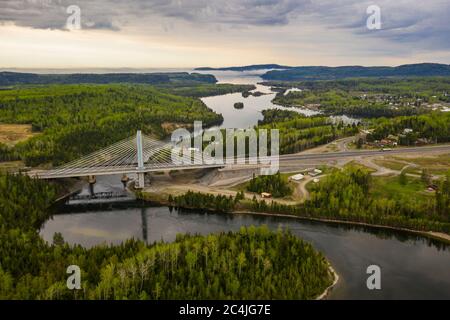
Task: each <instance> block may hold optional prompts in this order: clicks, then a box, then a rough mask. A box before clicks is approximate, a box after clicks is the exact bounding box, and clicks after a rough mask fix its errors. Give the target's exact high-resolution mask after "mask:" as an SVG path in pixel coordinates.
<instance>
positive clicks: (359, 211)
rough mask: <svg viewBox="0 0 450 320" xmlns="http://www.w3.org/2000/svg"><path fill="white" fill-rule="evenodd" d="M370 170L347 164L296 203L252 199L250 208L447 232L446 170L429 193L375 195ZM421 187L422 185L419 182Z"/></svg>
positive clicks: (449, 195)
mask: <svg viewBox="0 0 450 320" xmlns="http://www.w3.org/2000/svg"><path fill="white" fill-rule="evenodd" d="M372 179H373V178H372V177H371V175H370V172H369V171H368V170H366V169H364V168H360V167H354V166H347V167H346V168H345V169H343V170H335V171H334V172H332V173H330V174H329V175H327V176H325V177H324V178H322V179H321V180H320V182H319V183H318V184H316V185H314V186H313V187H312V190H311V192H310V199H309V200H306V201H305V202H304V203H302V204H298V205H284V204H279V203H276V202H275V201H273V202H272V203H271V204H270V205H268V204H267V203H266V202H265V201H264V200H262V201H258V200H256V199H253V202H252V205H251V209H252V210H255V211H262V212H272V213H288V214H293V215H299V216H303V217H311V218H323V219H337V220H343V221H353V222H363V223H370V224H377V225H385V226H392V227H402V228H409V229H414V230H424V231H439V232H445V233H450V188H449V186H450V172H448V173H447V174H446V176H445V178H442V179H441V181H439V182H438V184H439V188H438V191H437V192H436V194H435V195H434V196H430V197H426V198H423V197H399V196H397V195H396V194H395V193H394V194H391V195H389V196H387V197H386V196H382V197H380V196H378V195H377V194H376V193H375V192H374V191H375V190H374V189H375V188H374V183H373V181H372ZM423 188H425V185H424V186H423Z"/></svg>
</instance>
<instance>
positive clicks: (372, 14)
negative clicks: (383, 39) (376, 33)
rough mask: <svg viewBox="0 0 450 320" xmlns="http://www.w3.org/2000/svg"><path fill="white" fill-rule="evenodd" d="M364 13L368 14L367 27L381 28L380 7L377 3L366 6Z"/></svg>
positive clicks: (370, 28)
mask: <svg viewBox="0 0 450 320" xmlns="http://www.w3.org/2000/svg"><path fill="white" fill-rule="evenodd" d="M366 13H367V14H368V15H369V17H368V18H367V21H366V26H367V29H369V30H380V29H381V8H380V7H379V6H377V5H371V6H368V7H367V10H366Z"/></svg>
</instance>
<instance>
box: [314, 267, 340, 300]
mask: <svg viewBox="0 0 450 320" xmlns="http://www.w3.org/2000/svg"><path fill="white" fill-rule="evenodd" d="M328 269H329V270H330V272H331V273H332V274H333V278H334V279H333V283H332V284H331V285H329V286H328V288H326V289H325V291H324V292H323V293H322V294H321V295H320V296H318V297H317V298H316V300H324V299H326V298H327V297H328V295H329V294H330V292H331V290H333V288H334V287H335V286H336V285H337V283H338V282H339V275H338V274H337V272H336V271H335V270H334V269H333V267H332V266H331V264H330V263H329V262H328Z"/></svg>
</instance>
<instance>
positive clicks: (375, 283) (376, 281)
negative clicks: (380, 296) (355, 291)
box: [366, 265, 381, 290]
mask: <svg viewBox="0 0 450 320" xmlns="http://www.w3.org/2000/svg"><path fill="white" fill-rule="evenodd" d="M366 273H367V274H370V276H369V277H368V278H367V281H366V285H367V289H369V290H381V268H380V267H379V266H377V265H370V266H368V267H367V270H366Z"/></svg>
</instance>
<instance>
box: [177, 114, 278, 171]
mask: <svg viewBox="0 0 450 320" xmlns="http://www.w3.org/2000/svg"><path fill="white" fill-rule="evenodd" d="M269 140H270V143H269ZM279 140H280V138H279V131H278V129H271V130H270V131H268V130H267V129H259V130H255V129H223V130H221V129H218V128H212V129H207V130H203V127H202V122H201V121H195V122H194V133H193V134H191V133H190V132H189V131H188V130H187V129H177V130H175V131H174V132H173V133H172V142H173V143H174V144H175V146H174V148H172V152H171V158H172V162H173V163H174V164H176V165H182V164H185V165H196V164H198V165H222V164H223V165H232V164H237V165H240V164H254V165H261V167H262V168H261V174H263V175H270V174H275V173H276V172H278V170H279V153H280V146H279V145H280V142H279ZM269 150H270V152H269Z"/></svg>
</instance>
